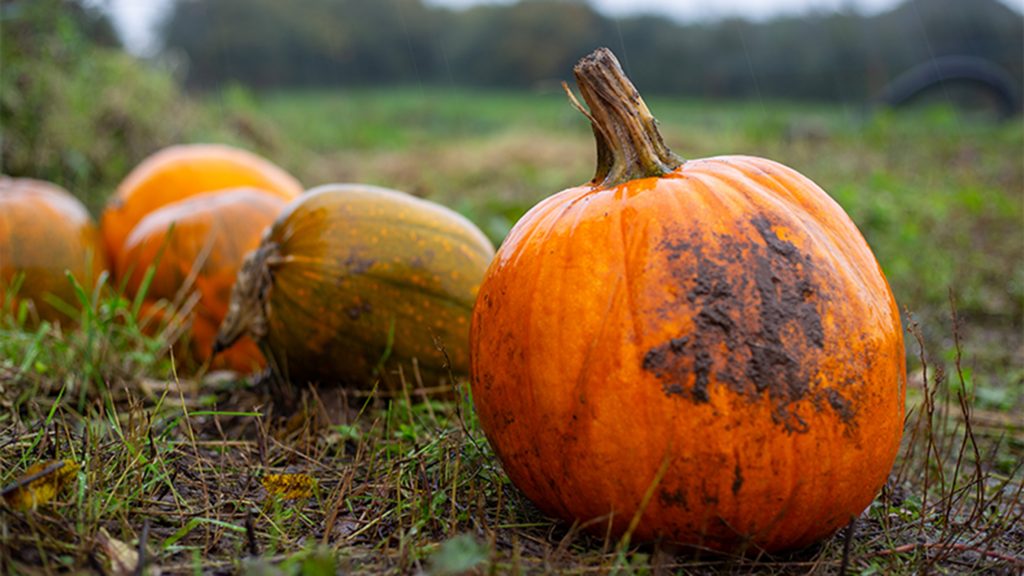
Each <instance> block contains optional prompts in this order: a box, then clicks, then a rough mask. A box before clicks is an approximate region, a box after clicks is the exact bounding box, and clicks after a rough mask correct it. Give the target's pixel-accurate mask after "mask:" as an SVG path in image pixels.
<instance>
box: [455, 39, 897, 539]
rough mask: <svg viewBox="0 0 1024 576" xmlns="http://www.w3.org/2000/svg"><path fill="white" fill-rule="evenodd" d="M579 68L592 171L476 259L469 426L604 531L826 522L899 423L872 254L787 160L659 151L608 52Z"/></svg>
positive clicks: (888, 306)
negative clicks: (489, 256)
mask: <svg viewBox="0 0 1024 576" xmlns="http://www.w3.org/2000/svg"><path fill="white" fill-rule="evenodd" d="M575 75H576V79H577V83H578V84H579V89H580V92H581V93H582V95H583V98H584V99H585V101H586V103H587V105H588V108H589V111H586V110H584V108H583V107H582V105H580V104H579V103H576V105H577V106H578V107H579V109H580V110H581V111H584V113H585V114H586V115H587V116H588V117H589V118H590V120H591V123H592V125H593V129H594V135H595V137H596V140H597V152H598V153H597V158H598V168H597V173H596V175H595V177H594V179H593V180H592V181H591V182H589V183H587V184H584V185H582V186H579V187H575V188H570V189H567V190H564V191H562V192H560V193H558V194H555V195H554V196H552V197H550V198H548V199H546V200H544V201H542V202H541V203H540V204H538V205H537V206H535V207H534V208H533V209H531V210H530V211H529V212H528V213H527V214H526V215H525V216H523V218H522V219H521V220H520V221H519V222H518V223H517V224H516V225H515V227H514V228H513V230H512V231H511V232H510V234H509V235H508V237H507V239H506V240H505V242H504V243H503V244H502V246H501V249H500V250H499V251H498V254H497V256H496V258H495V260H494V263H493V264H492V266H491V267H490V269H489V270H488V272H487V275H486V277H485V279H484V282H483V284H482V286H481V288H480V295H479V298H478V300H477V303H476V307H475V309H474V313H473V323H472V336H471V342H472V348H471V351H472V368H471V379H472V386H473V399H474V402H475V405H476V409H477V412H478V415H479V418H480V425H481V427H482V429H483V431H484V432H485V433H486V435H487V438H488V440H489V441H490V442H491V444H492V445H493V446H494V449H495V451H496V452H497V454H498V456H499V457H500V459H501V462H502V464H503V466H504V469H505V471H506V472H507V473H508V475H509V477H510V478H511V479H512V481H513V483H514V484H515V485H516V486H518V487H519V489H520V490H522V491H523V492H524V493H525V494H526V495H527V496H528V497H529V498H530V499H531V500H533V502H535V503H536V504H537V506H538V507H539V508H540V509H541V510H543V511H545V512H546V513H548V514H550V515H553V516H557V517H561V518H564V519H567V520H579V521H581V522H583V523H588V522H590V526H591V528H592V529H593V530H594V531H596V532H598V533H600V534H602V535H603V534H605V531H606V530H610V532H611V533H612V534H613V535H622V534H623V533H624V532H625V531H626V529H627V527H629V525H630V523H631V521H633V520H634V518H635V519H636V525H635V531H634V532H632V535H633V538H634V539H641V540H651V539H665V540H671V541H675V542H681V543H685V544H691V545H697V546H703V547H708V548H712V549H717V550H725V551H734V550H737V549H745V550H746V551H748V552H756V551H760V550H766V551H770V552H773V551H780V550H786V549H794V548H800V547H803V546H806V545H808V544H811V543H813V542H815V541H817V540H819V539H821V538H823V537H825V536H828V535H829V534H831V533H833V532H834V531H835V530H837V529H838V528H839V527H842V526H844V525H846V524H848V523H849V522H850V520H851V518H853V517H855V516H857V515H858V514H859V513H860V512H861V511H862V510H864V508H865V507H866V506H867V505H868V504H869V503H870V502H871V500H872V499H873V497H874V495H875V494H876V492H877V491H878V490H879V488H880V487H881V486H882V485H883V484H884V483H885V481H886V477H887V475H888V473H889V470H890V468H891V466H892V463H893V461H894V458H895V456H896V452H897V449H898V447H899V444H900V437H901V434H902V430H903V416H904V396H905V387H906V370H905V358H904V349H903V338H902V330H901V326H900V317H899V313H898V309H897V307H896V303H895V301H894V299H893V296H892V293H891V291H890V289H889V286H888V284H887V282H886V279H885V277H884V275H883V273H882V270H881V268H880V267H879V265H878V263H877V262H876V261H875V258H874V256H873V254H872V253H871V250H870V248H869V247H868V245H867V243H866V242H865V241H864V238H863V237H862V236H861V234H860V232H859V231H858V230H857V228H856V226H855V225H854V224H853V222H852V221H851V220H850V219H849V217H848V216H847V215H846V214H845V213H844V212H843V210H842V208H840V206H839V205H838V204H836V203H835V202H834V201H833V200H832V199H831V198H830V197H829V196H828V195H827V194H826V193H825V192H824V191H823V190H822V189H821V188H819V187H818V186H817V185H816V184H814V182H812V181H811V180H809V179H808V178H807V177H805V176H803V175H801V174H799V173H798V172H796V171H795V170H793V169H791V168H788V167H786V166H783V165H781V164H779V163H776V162H773V161H771V160H766V159H763V158H755V157H750V156H720V157H715V158H707V159H699V160H683V159H682V158H680V157H678V156H677V155H675V154H674V153H672V152H671V151H670V150H669V149H668V147H666V146H665V144H664V142H663V140H662V137H661V135H660V134H659V132H658V129H657V125H656V121H655V119H654V117H653V116H652V115H651V113H650V111H649V109H648V108H647V106H646V105H645V104H644V102H643V100H642V99H641V97H640V96H639V94H638V93H637V92H636V89H635V88H634V87H633V85H632V83H631V82H630V81H629V80H628V79H627V78H626V77H625V75H624V74H623V72H622V70H621V68H620V67H619V64H618V62H617V61H616V60H615V57H614V56H613V55H612V54H611V52H609V51H608V50H606V49H602V50H598V51H597V52H595V53H594V54H591V55H590V56H588V57H586V58H584V59H583V60H581V61H580V63H579V64H578V65H577V66H576V68H575ZM567 90H568V88H567ZM574 102H575V100H574Z"/></svg>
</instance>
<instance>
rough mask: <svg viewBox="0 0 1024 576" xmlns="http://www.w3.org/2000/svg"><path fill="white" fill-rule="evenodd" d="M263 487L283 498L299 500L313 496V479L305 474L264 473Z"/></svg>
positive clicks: (269, 492)
mask: <svg viewBox="0 0 1024 576" xmlns="http://www.w3.org/2000/svg"><path fill="white" fill-rule="evenodd" d="M262 483H263V488H265V489H266V490H267V493H268V494H274V495H275V496H278V497H280V498H283V499H285V500H301V499H303V498H309V497H311V496H313V486H314V485H315V481H314V480H313V479H312V478H310V477H309V475H307V474H265V475H264V476H263V480H262Z"/></svg>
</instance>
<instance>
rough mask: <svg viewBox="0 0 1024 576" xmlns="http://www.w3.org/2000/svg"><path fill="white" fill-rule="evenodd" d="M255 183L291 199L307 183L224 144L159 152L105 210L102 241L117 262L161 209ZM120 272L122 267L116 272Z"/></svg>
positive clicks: (141, 166) (135, 172) (137, 170)
mask: <svg viewBox="0 0 1024 576" xmlns="http://www.w3.org/2000/svg"><path fill="white" fill-rule="evenodd" d="M240 187H251V188H259V189H261V190H265V191H267V192H269V193H271V194H274V195H276V196H279V197H281V198H284V199H285V200H291V199H292V198H295V197H296V196H298V195H299V194H301V193H302V185H301V184H299V182H298V181H297V180H296V179H295V178H293V177H292V176H291V175H289V174H288V173H287V172H285V171H284V170H282V169H281V168H278V167H277V166H275V165H274V164H272V163H270V162H269V161H267V160H265V159H263V158H261V157H259V156H257V155H255V154H253V153H252V152H248V151H245V150H240V149H238V148H232V147H230V146H224V145H220V144H187V145H181V146H171V147H169V148H165V149H163V150H160V151H159V152H157V153H156V154H153V155H152V156H150V157H149V158H147V159H145V160H144V161H142V163H141V164H139V165H138V166H137V167H136V168H135V169H134V170H132V171H131V173H130V174H128V176H127V177H126V178H125V179H124V181H122V182H121V185H120V186H118V188H117V192H115V194H114V195H113V196H112V197H111V198H110V200H109V201H108V202H107V207H106V209H105V210H104V211H103V217H102V229H103V241H104V245H105V246H106V250H107V254H108V255H109V257H110V260H111V262H112V263H113V264H115V265H116V263H117V262H118V261H120V260H121V257H120V251H121V247H122V246H123V245H124V242H125V239H126V238H127V237H128V234H130V233H131V231H132V228H134V227H135V225H136V224H137V223H138V222H139V220H142V218H143V217H144V216H145V215H146V214H149V213H150V212H152V211H153V210H156V209H157V208H159V207H161V206H163V205H165V204H169V203H171V202H174V201H176V200H180V199H182V198H187V197H189V196H193V195H196V194H201V193H203V192H211V191H214V190H220V189H223V188H240ZM115 272H117V274H120V270H115Z"/></svg>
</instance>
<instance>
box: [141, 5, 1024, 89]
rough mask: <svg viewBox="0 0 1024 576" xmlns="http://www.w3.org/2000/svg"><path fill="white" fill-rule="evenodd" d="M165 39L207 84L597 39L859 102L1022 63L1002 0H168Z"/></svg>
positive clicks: (650, 56) (703, 82)
mask: <svg viewBox="0 0 1024 576" xmlns="http://www.w3.org/2000/svg"><path fill="white" fill-rule="evenodd" d="M161 36H162V41H163V44H164V46H165V49H166V50H167V51H169V52H172V53H178V54H183V55H184V56H185V61H186V62H187V76H186V80H187V83H188V84H189V85H190V86H192V87H198V88H213V87H216V86H218V85H221V84H223V83H226V82H237V83H241V84H244V85H247V86H251V87H254V88H277V87H285V86H353V85H370V84H373V85H379V84H409V83H423V84H446V85H447V84H456V85H471V86H487V87H503V88H524V87H536V86H537V85H539V84H545V83H554V82H557V81H560V80H562V79H568V78H569V76H570V75H571V72H570V71H571V67H572V65H573V64H574V63H575V61H576V60H577V59H578V58H579V57H581V56H583V55H584V54H586V53H588V52H590V51H591V50H592V49H594V48H595V47H598V46H602V45H606V46H608V47H610V48H611V49H612V50H613V51H615V52H616V53H617V54H618V55H619V56H620V58H621V59H622V60H623V64H624V65H625V66H626V68H627V71H628V72H629V73H630V74H631V75H632V77H633V79H634V80H635V81H636V82H637V84H638V85H640V86H643V87H644V90H645V91H647V92H662V93H672V94H684V95H690V96H697V97H765V98H800V99H818V100H841V101H862V100H864V99H866V98H869V97H872V96H874V95H877V94H878V93H879V91H880V90H881V89H882V87H883V86H884V85H885V84H886V83H887V82H888V81H890V80H891V79H892V78H894V77H895V76H897V75H898V74H900V73H901V72H904V71H905V70H907V69H909V68H911V67H913V66H915V65H917V64H920V63H923V62H927V61H928V60H929V59H932V58H934V57H938V56H942V55H948V54H958V55H970V56H976V57H981V58H986V59H988V60H991V61H993V62H995V63H996V64H998V65H1000V66H1002V67H1003V68H1005V69H1006V70H1008V71H1009V72H1010V73H1011V75H1012V76H1013V77H1014V78H1015V79H1016V80H1017V82H1016V83H1017V84H1018V85H1019V84H1020V79H1021V78H1022V77H1024V63H1022V59H1024V18H1022V16H1021V15H1020V14H1019V13H1017V12H1014V11H1013V10H1011V9H1010V8H1008V7H1007V6H1005V5H1004V4H1002V3H1000V2H999V1H998V0H969V1H968V0H908V1H906V2H904V3H903V4H901V5H899V6H897V7H896V8H895V9H893V10H891V11H889V12H885V13H882V14H878V15H875V16H864V15H861V14H859V13H857V12H853V11H845V12H829V13H821V14H810V15H804V16H800V17H784V18H778V19H775V20H771V21H768V22H762V23H757V22H752V21H749V20H745V19H741V18H734V19H728V20H724V21H718V22H707V23H693V24H683V23H678V22H675V21H672V20H669V19H666V18H662V17H656V16H635V17H627V18H620V19H612V18H609V17H607V16H604V15H602V14H601V13H599V12H597V11H596V10H595V9H594V8H592V7H591V6H590V5H589V4H588V3H587V2H585V1H584V0H520V1H519V2H518V3H514V4H486V5H480V6H476V7H472V8H469V9H465V10H458V11H456V10H451V9H445V8H439V7H434V6H430V5H426V4H424V2H423V1H422V0H289V1H287V2H281V1H280V0H175V2H174V4H173V6H172V8H171V10H170V13H169V15H168V17H167V18H166V20H165V21H164V23H163V25H162V31H161Z"/></svg>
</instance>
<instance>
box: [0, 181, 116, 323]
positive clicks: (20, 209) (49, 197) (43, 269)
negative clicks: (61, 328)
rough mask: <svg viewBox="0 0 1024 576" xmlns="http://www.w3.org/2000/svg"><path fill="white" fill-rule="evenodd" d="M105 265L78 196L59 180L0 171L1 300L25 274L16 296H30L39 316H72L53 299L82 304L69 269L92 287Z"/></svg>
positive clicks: (77, 305) (77, 304)
mask: <svg viewBox="0 0 1024 576" xmlns="http://www.w3.org/2000/svg"><path fill="white" fill-rule="evenodd" d="M106 267H107V263H106V259H105V258H104V253H103V247H102V244H101V242H100V237H99V232H98V231H97V230H96V226H95V224H94V223H93V220H92V217H91V216H90V215H89V212H88V211H87V210H86V209H85V206H84V205H82V203H81V202H79V201H78V199H76V198H75V197H74V196H72V195H71V194H70V193H68V191H67V190H64V189H63V188H61V187H59V186H57V185H56V184H51V183H49V182H44V181H41V180H33V179H31V178H8V177H6V176H0V303H2V302H3V298H4V291H5V290H7V289H9V288H10V287H11V284H12V282H13V281H14V279H15V277H16V276H23V279H22V283H21V285H20V287H19V289H18V292H17V294H16V297H17V298H20V299H23V300H31V301H32V303H33V306H34V308H35V310H36V311H37V313H38V316H39V317H40V318H41V319H44V320H51V321H54V320H63V321H68V320H73V318H68V317H67V316H66V315H65V314H63V313H61V311H60V310H59V309H58V308H57V307H54V306H53V305H52V304H51V303H50V302H49V299H50V298H56V299H57V300H60V301H62V302H63V303H65V304H67V305H68V306H69V307H70V308H72V309H76V308H79V307H80V305H79V302H78V298H77V297H76V296H75V291H74V287H73V285H72V284H71V281H70V280H69V279H68V277H67V274H66V272H70V273H71V275H72V276H74V277H75V280H76V281H77V282H79V283H80V284H81V285H82V286H83V287H84V288H85V289H86V290H87V291H88V290H91V289H92V286H93V282H94V281H95V279H96V278H98V276H99V274H100V273H101V272H103V270H105V269H106ZM11 304H12V308H13V310H16V309H17V306H18V304H17V302H15V301H12V302H11ZM13 310H12V311H13Z"/></svg>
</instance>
